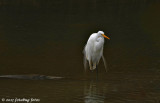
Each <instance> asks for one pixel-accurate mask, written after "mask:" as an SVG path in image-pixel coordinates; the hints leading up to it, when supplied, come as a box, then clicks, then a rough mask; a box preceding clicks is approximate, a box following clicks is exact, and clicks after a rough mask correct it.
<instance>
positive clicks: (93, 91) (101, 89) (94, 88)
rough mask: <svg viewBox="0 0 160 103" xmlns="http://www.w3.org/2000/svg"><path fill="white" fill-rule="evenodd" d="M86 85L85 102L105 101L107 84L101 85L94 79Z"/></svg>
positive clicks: (100, 102)
mask: <svg viewBox="0 0 160 103" xmlns="http://www.w3.org/2000/svg"><path fill="white" fill-rule="evenodd" d="M87 83H89V84H87ZM87 83H85V86H84V102H85V103H104V100H105V92H106V91H107V85H104V86H100V85H99V84H97V83H96V82H94V81H91V82H87Z"/></svg>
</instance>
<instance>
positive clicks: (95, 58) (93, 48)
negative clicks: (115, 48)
mask: <svg viewBox="0 0 160 103" xmlns="http://www.w3.org/2000/svg"><path fill="white" fill-rule="evenodd" d="M104 37H105V38H107V39H109V40H110V38H109V37H107V36H106V35H104V32H103V31H98V32H97V33H93V34H91V35H90V37H89V39H88V41H87V44H86V45H85V47H84V51H83V52H84V67H85V69H86V65H87V60H88V62H89V67H90V70H94V69H96V68H97V65H98V63H99V60H100V59H101V57H102V59H103V62H104V65H105V68H106V63H105V58H104V56H103V45H104ZM97 74H98V69H97Z"/></svg>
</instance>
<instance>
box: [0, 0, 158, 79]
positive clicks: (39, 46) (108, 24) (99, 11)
mask: <svg viewBox="0 0 160 103" xmlns="http://www.w3.org/2000/svg"><path fill="white" fill-rule="evenodd" d="M159 11H160V1H159V0H68V1H67V0H0V74H1V75H4V74H44V75H56V76H77V75H78V76H81V75H82V73H83V54H82V51H83V48H84V45H85V44H86V42H87V39H88V37H89V35H90V34H92V33H94V32H97V31H99V30H102V31H104V32H105V34H106V35H107V36H108V37H110V38H111V40H110V41H109V40H106V42H105V45H104V55H105V57H106V59H107V63H108V67H109V72H110V73H111V72H116V71H124V72H125V71H127V72H136V73H140V72H143V71H147V72H154V73H157V72H159V69H158V68H159V67H160V66H159V64H160V60H159V57H160V40H159V39H160V35H159V34H160V29H159V27H160V19H159V18H160V13H159ZM99 68H102V69H100V73H102V72H104V69H103V64H102V62H101V63H100V66H99Z"/></svg>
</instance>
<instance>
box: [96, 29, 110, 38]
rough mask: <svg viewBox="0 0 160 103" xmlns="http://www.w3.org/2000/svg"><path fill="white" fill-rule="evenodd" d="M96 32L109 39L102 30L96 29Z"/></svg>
mask: <svg viewBox="0 0 160 103" xmlns="http://www.w3.org/2000/svg"><path fill="white" fill-rule="evenodd" d="M98 34H99V35H102V36H103V37H105V38H107V39H109V40H110V38H109V37H108V36H106V35H104V32H103V31H98Z"/></svg>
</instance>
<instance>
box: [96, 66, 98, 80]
mask: <svg viewBox="0 0 160 103" xmlns="http://www.w3.org/2000/svg"><path fill="white" fill-rule="evenodd" d="M96 72H97V80H98V66H96Z"/></svg>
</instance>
